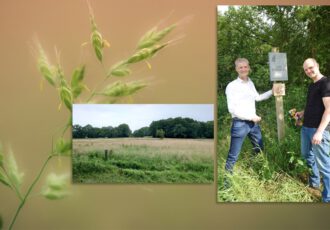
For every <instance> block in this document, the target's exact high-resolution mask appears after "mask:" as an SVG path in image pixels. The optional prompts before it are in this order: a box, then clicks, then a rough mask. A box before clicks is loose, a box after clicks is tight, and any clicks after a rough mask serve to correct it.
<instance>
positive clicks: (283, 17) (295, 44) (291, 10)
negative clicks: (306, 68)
mask: <svg viewBox="0 0 330 230" xmlns="http://www.w3.org/2000/svg"><path fill="white" fill-rule="evenodd" d="M329 15H330V7H329V6H243V7H240V8H238V9H235V8H233V7H230V8H229V10H228V11H227V12H226V13H225V14H224V15H219V16H218V90H219V93H220V91H221V90H224V89H225V87H226V85H227V84H228V82H230V81H232V80H233V79H235V78H236V77H237V73H236V72H235V66H234V61H235V59H236V58H238V57H245V58H247V59H248V60H249V61H250V66H251V69H252V73H251V77H252V78H253V81H254V83H255V85H257V86H258V90H266V89H268V88H269V87H270V82H269V67H268V53H269V52H271V49H272V47H279V50H280V52H285V53H287V58H288V75H289V83H290V84H291V83H292V84H295V85H297V84H298V85H303V84H306V77H305V76H304V72H303V69H302V64H303V61H304V60H305V59H306V58H308V57H313V58H315V59H316V60H318V62H319V64H320V69H321V72H323V73H325V74H328V75H329V73H330V64H329V63H330V56H329V55H328V50H329V49H330V41H329V39H328V37H329V35H330V34H329V33H330V32H329V31H330V16H329Z"/></svg>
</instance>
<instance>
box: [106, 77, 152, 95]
mask: <svg viewBox="0 0 330 230" xmlns="http://www.w3.org/2000/svg"><path fill="white" fill-rule="evenodd" d="M145 86H146V83H143V82H138V81H133V82H129V83H123V82H119V81H117V82H115V83H113V84H111V85H109V86H107V87H106V88H105V89H104V90H103V91H102V92H101V93H100V94H101V95H104V96H108V97H124V96H129V95H132V94H134V93H135V92H137V91H138V90H140V89H142V88H144V87H145Z"/></svg>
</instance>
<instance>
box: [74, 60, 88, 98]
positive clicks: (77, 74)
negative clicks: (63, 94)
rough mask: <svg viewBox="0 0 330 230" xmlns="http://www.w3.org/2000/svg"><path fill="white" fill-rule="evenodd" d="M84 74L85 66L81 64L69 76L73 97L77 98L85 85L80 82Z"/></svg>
mask: <svg viewBox="0 0 330 230" xmlns="http://www.w3.org/2000/svg"><path fill="white" fill-rule="evenodd" d="M84 75H85V66H81V67H78V68H76V69H75V71H74V72H73V75H72V78H71V89H72V96H73V98H74V99H75V98H77V97H78V96H79V95H80V94H81V92H82V90H83V89H85V86H84V85H83V84H82V81H83V79H84Z"/></svg>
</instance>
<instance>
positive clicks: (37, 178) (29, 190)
mask: <svg viewBox="0 0 330 230" xmlns="http://www.w3.org/2000/svg"><path fill="white" fill-rule="evenodd" d="M52 157H53V155H49V156H48V158H47V159H46V161H45V163H44V164H43V166H42V168H41V170H40V172H39V173H38V175H37V177H36V178H35V179H34V181H33V183H32V184H31V185H30V187H29V189H28V191H27V192H26V194H25V196H24V198H23V199H22V200H21V203H20V205H19V206H18V208H17V210H16V213H15V216H14V218H13V220H12V221H11V223H10V226H9V230H11V229H12V228H13V226H14V224H15V222H16V219H17V216H18V214H19V213H20V211H21V209H22V208H23V206H24V204H25V202H26V200H27V198H28V197H29V195H30V193H31V192H32V190H33V188H34V186H35V185H36V183H37V182H38V181H39V179H40V177H41V175H42V173H43V172H44V170H45V168H46V166H47V164H48V162H49V160H50V159H51V158H52Z"/></svg>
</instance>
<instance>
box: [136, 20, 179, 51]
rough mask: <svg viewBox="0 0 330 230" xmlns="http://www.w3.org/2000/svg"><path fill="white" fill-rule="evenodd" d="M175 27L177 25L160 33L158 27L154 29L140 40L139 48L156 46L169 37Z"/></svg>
mask: <svg viewBox="0 0 330 230" xmlns="http://www.w3.org/2000/svg"><path fill="white" fill-rule="evenodd" d="M175 27H176V24H173V25H170V26H168V27H166V28H165V29H163V30H161V31H158V32H157V31H156V30H157V28H156V27H154V28H152V29H151V30H149V31H148V32H147V33H146V34H145V35H144V36H143V37H142V38H141V39H140V41H139V42H138V46H137V48H138V49H143V48H148V47H151V46H154V45H156V44H157V43H158V42H160V41H161V40H162V39H163V38H164V37H166V35H168V34H169V33H170V32H171V31H172V30H173V29H174V28H175Z"/></svg>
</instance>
